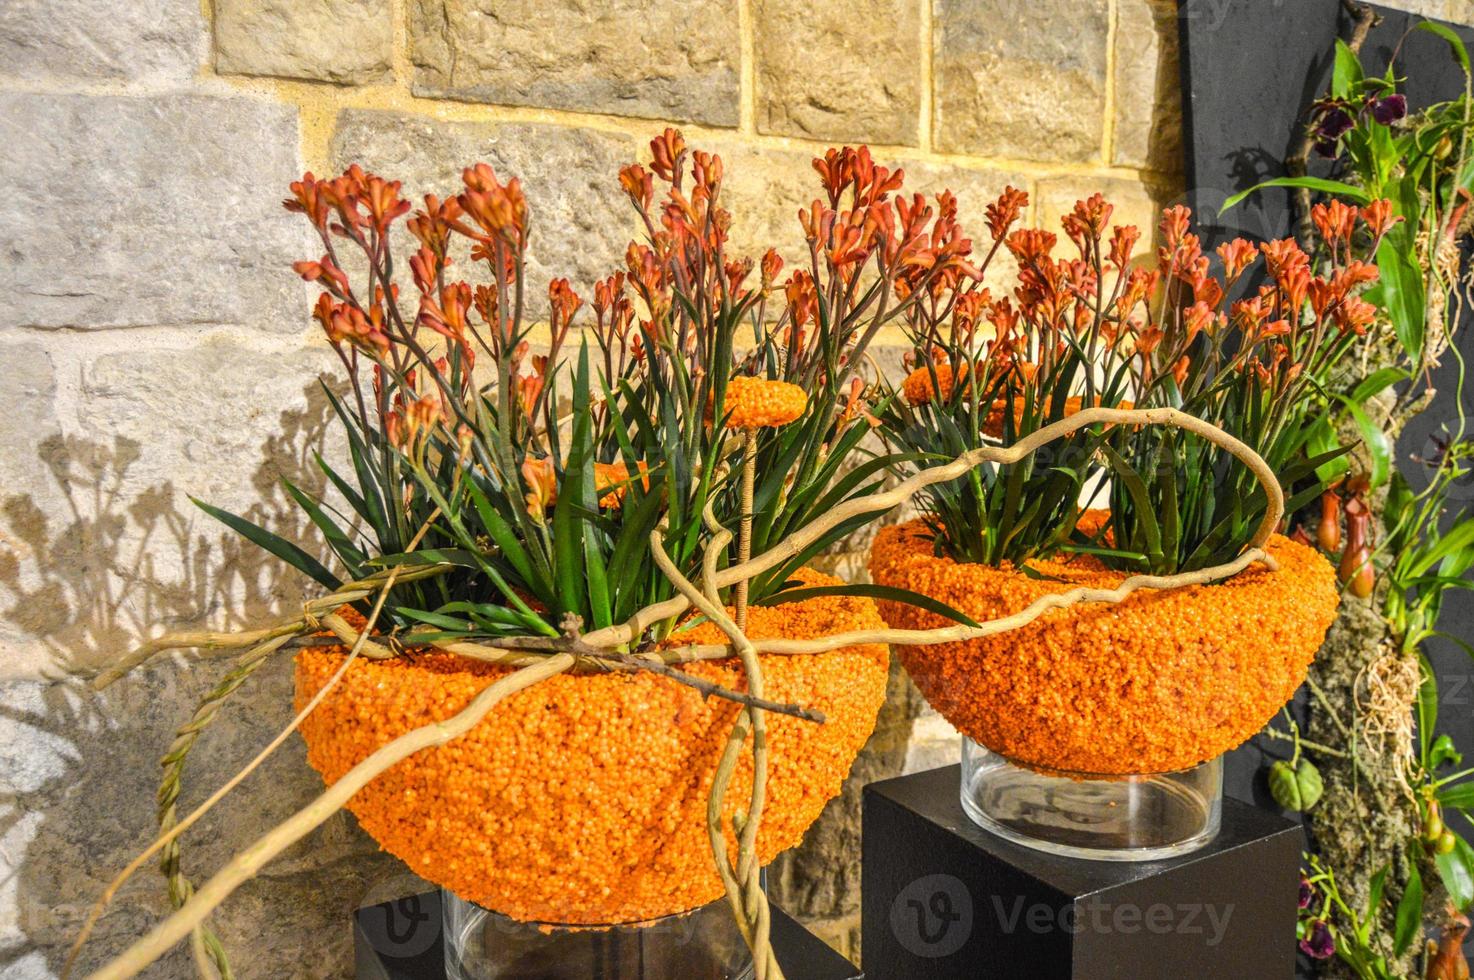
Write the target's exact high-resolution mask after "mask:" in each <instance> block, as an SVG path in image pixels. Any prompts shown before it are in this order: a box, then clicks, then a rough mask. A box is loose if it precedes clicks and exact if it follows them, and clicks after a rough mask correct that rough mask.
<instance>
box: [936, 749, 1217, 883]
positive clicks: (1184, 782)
mask: <svg viewBox="0 0 1474 980" xmlns="http://www.w3.org/2000/svg"><path fill="white" fill-rule="evenodd" d="M962 808H963V809H964V810H965V811H967V815H968V816H969V817H971V818H972V820H973V822H974V823H976V824H978V825H979V826H981V827H982V828H983V829H985V830H988V831H991V832H992V833H994V834H997V835H998V836H999V837H1003V838H1005V839H1007V840H1010V841H1013V842H1014V843H1016V844H1022V845H1024V846H1025V847H1032V848H1035V849H1036V850H1041V851H1048V852H1050V853H1052V854H1060V855H1064V856H1066V857H1077V858H1088V859H1091V860H1096V861H1153V860H1157V859H1160V858H1166V857H1174V856H1176V855H1180V854H1188V853H1190V852H1192V851H1195V850H1197V849H1198V848H1200V847H1202V846H1203V845H1205V844H1207V843H1208V842H1209V841H1211V840H1212V839H1213V838H1214V836H1215V835H1216V834H1217V833H1218V827H1219V823H1220V821H1221V817H1222V812H1223V758H1222V757H1221V756H1220V757H1219V758H1216V759H1212V760H1209V761H1208V762H1204V763H1203V764H1202V765H1199V766H1195V767H1193V768H1192V769H1184V770H1181V771H1179V772H1167V773H1144V774H1141V775H1098V774H1091V773H1078V772H1057V771H1051V770H1048V769H1041V768H1038V767H1032V766H1023V765H1020V764H1017V763H1014V762H1012V761H1010V760H1008V759H1006V758H1004V757H1003V756H1001V755H999V754H998V753H996V752H993V751H990V750H989V749H987V748H985V747H984V746H982V745H979V744H978V743H977V742H974V741H973V740H972V739H970V738H967V737H965V736H964V737H963V740H962Z"/></svg>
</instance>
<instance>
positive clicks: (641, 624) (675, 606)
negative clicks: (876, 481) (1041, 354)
mask: <svg viewBox="0 0 1474 980" xmlns="http://www.w3.org/2000/svg"><path fill="white" fill-rule="evenodd" d="M1099 423H1106V424H1108V425H1143V424H1145V425H1171V426H1175V427H1176V428H1179V429H1185V430H1186V431H1188V432H1191V433H1193V434H1194V435H1197V436H1200V437H1202V438H1204V439H1206V440H1208V441H1209V442H1211V443H1213V444H1214V445H1216V446H1218V447H1220V448H1222V449H1225V450H1227V451H1228V452H1229V453H1230V454H1231V455H1233V456H1234V457H1235V458H1237V459H1238V460H1239V461H1240V462H1242V463H1243V464H1244V465H1245V466H1247V467H1248V468H1249V470H1250V471H1251V472H1252V473H1253V474H1254V475H1255V476H1256V477H1257V478H1258V480H1259V482H1260V484H1261V485H1262V486H1263V487H1264V494H1265V497H1266V498H1267V499H1268V503H1269V506H1268V507H1267V508H1266V510H1265V513H1264V519H1263V520H1262V521H1260V522H1259V527H1258V529H1257V530H1256V531H1255V532H1254V537H1253V538H1252V539H1251V540H1250V541H1249V543H1248V545H1247V546H1246V547H1247V549H1256V548H1261V547H1262V546H1263V545H1264V543H1265V542H1266V541H1268V540H1269V536H1270V535H1271V534H1273V533H1274V529H1275V527H1277V526H1278V525H1279V522H1280V518H1282V517H1283V516H1284V510H1285V496H1284V491H1283V490H1281V489H1280V485H1279V480H1278V479H1277V478H1276V477H1275V475H1274V470H1272V469H1270V467H1269V464H1268V463H1266V462H1265V461H1264V459H1263V457H1261V456H1260V455H1259V454H1258V453H1256V452H1254V450H1253V449H1251V448H1249V447H1248V446H1247V445H1245V444H1244V443H1243V442H1242V441H1240V440H1239V439H1236V438H1234V437H1233V436H1231V435H1229V434H1228V433H1227V432H1224V431H1223V430H1222V429H1220V428H1218V427H1217V426H1215V425H1211V424H1210V423H1207V422H1204V421H1203V420H1202V419H1199V418H1197V417H1195V416H1192V415H1188V414H1187V413H1185V412H1180V411H1178V410H1177V409H1175V408H1146V409H1141V408H1133V409H1123V408H1100V407H1096V408H1086V409H1082V410H1081V411H1079V412H1076V413H1075V414H1073V415H1069V416H1067V417H1065V418H1063V419H1060V420H1059V421H1058V422H1052V423H1050V424H1049V425H1046V426H1045V427H1044V428H1042V429H1038V430H1036V431H1035V432H1032V433H1030V434H1029V435H1027V436H1025V437H1024V438H1023V439H1020V440H1019V441H1018V442H1016V443H1014V444H1013V445H1012V446H1007V447H997V446H982V447H979V448H977V449H974V450H971V451H970V452H967V453H964V454H962V455H961V456H959V457H957V458H956V459H955V460H953V461H952V462H950V463H943V464H941V465H939V466H933V467H930V468H928V469H924V470H922V471H921V472H919V473H917V474H916V475H915V476H912V477H911V478H909V479H907V480H904V481H903V482H901V483H900V484H898V485H897V486H896V487H894V488H892V489H891V490H887V491H885V492H883V493H876V494H871V495H869V496H866V497H855V498H852V499H850V500H847V501H845V502H844V503H842V504H840V505H839V506H837V507H835V508H834V509H833V510H831V511H830V512H829V513H828V514H826V515H824V516H823V517H820V518H818V519H817V520H815V521H814V522H813V523H812V524H809V525H806V526H805V527H803V528H802V529H800V530H798V531H795V532H794V533H793V534H791V535H789V536H788V537H787V538H785V539H784V540H783V541H781V542H780V543H778V544H776V545H774V546H773V547H772V548H770V549H768V550H767V551H765V552H763V553H762V554H761V555H758V556H757V557H755V558H751V559H749V560H747V561H745V562H739V563H738V564H736V565H731V566H728V567H727V568H726V569H724V570H722V571H721V572H719V573H718V574H717V578H716V581H717V584H718V585H719V586H722V587H725V586H728V585H731V584H733V583H735V582H738V581H741V580H743V579H751V578H755V577H757V576H758V575H761V574H762V573H763V572H765V571H768V570H769V569H771V568H774V567H776V566H778V565H780V564H782V563H783V562H785V561H787V560H788V559H790V558H792V557H794V556H795V555H797V554H800V553H801V552H802V551H803V550H804V549H805V548H807V547H809V545H811V544H813V543H814V542H815V541H817V540H819V539H820V538H821V537H822V536H823V535H825V534H827V533H828V532H829V531H830V530H831V529H833V528H835V527H837V526H839V525H840V524H842V523H843V522H845V521H847V520H850V519H851V518H854V517H858V516H860V515H862V514H875V513H882V512H884V511H888V510H890V509H891V508H892V507H896V506H898V505H900V504H903V503H905V502H906V501H908V500H910V499H911V498H912V497H913V496H915V495H916V493H917V492H918V491H920V490H923V489H925V488H926V487H929V486H931V485H933V484H936V483H946V482H947V481H948V480H955V479H957V478H958V477H959V476H962V475H963V474H965V473H967V472H968V471H969V470H971V469H972V468H973V467H975V466H978V465H979V464H981V463H1001V464H1008V463H1016V462H1018V461H1019V460H1021V459H1023V458H1024V457H1025V456H1028V455H1030V454H1031V453H1033V452H1035V451H1036V450H1038V449H1039V448H1040V447H1041V446H1044V445H1047V444H1049V443H1051V442H1053V441H1055V440H1056V439H1060V438H1063V437H1065V436H1068V435H1070V434H1071V433H1074V432H1076V431H1078V430H1080V429H1083V428H1086V427H1087V426H1091V425H1096V424H1099ZM1261 560H1262V559H1261ZM1169 578H1170V576H1169ZM689 608H691V603H690V601H689V600H688V599H687V598H686V597H685V596H684V595H678V596H676V597H674V598H671V599H667V600H665V601H664V602H658V603H655V604H654V605H650V606H646V607H645V608H644V609H641V610H640V611H639V612H637V613H635V614H634V615H633V616H631V617H630V618H629V619H628V620H627V621H626V622H624V623H622V624H619V625H617V626H606V627H605V628H604V629H601V630H596V631H595V632H593V633H589V634H587V635H586V636H584V637H583V641H584V642H585V643H587V644H588V645H589V646H594V647H616V646H620V645H622V644H626V643H630V642H632V641H634V640H636V639H638V638H639V637H640V636H641V635H642V634H643V633H644V632H645V630H646V629H647V628H648V627H650V626H651V625H653V624H655V623H658V622H661V621H662V620H665V619H670V618H672V617H675V616H679V615H680V614H681V613H683V612H685V611H686V610H687V609H689Z"/></svg>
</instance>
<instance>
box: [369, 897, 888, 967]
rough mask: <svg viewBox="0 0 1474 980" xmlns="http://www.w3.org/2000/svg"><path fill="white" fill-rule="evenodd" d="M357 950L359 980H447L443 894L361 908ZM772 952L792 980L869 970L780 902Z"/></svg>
mask: <svg viewBox="0 0 1474 980" xmlns="http://www.w3.org/2000/svg"><path fill="white" fill-rule="evenodd" d="M353 951H354V958H355V960H354V962H355V966H356V971H357V972H356V973H355V974H354V975H355V976H356V977H357V978H358V980H445V947H444V934H443V931H442V929H441V919H440V893H439V892H427V893H425V894H423V895H411V896H409V897H407V898H402V899H399V900H397V901H393V902H385V903H383V904H382V905H369V906H365V907H364V908H361V909H359V910H358V911H357V912H356V913H355V914H354V916H353ZM773 951H774V952H775V953H777V955H778V963H779V965H781V966H782V967H783V972H784V974H785V975H786V976H788V977H789V978H790V980H864V974H862V973H860V971H858V970H856V969H855V968H854V967H853V966H852V965H851V964H850V963H849V962H847V961H846V960H845V958H844V957H842V956H840V955H839V954H838V953H836V952H835V951H834V950H832V949H830V948H829V947H828V946H826V945H824V943H823V942H822V941H821V940H819V939H818V938H816V937H815V936H814V934H813V933H811V932H809V931H808V930H807V929H805V928H804V927H803V926H801V925H799V924H798V923H797V922H795V921H794V920H793V919H791V918H790V917H789V916H788V915H786V914H785V913H784V912H783V910H782V909H779V908H777V907H776V906H774V907H773ZM517 980H524V978H517ZM525 980H540V978H538V977H527V978H525ZM641 980H684V978H681V977H663V976H662V977H644V978H641Z"/></svg>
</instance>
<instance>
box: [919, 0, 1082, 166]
mask: <svg viewBox="0 0 1474 980" xmlns="http://www.w3.org/2000/svg"><path fill="white" fill-rule="evenodd" d="M933 10H934V14H933V25H934V29H935V34H936V41H935V52H934V55H933V67H934V76H935V87H936V92H935V105H934V111H935V124H934V130H935V140H936V144H937V147H938V148H939V149H942V150H944V151H946V152H949V153H970V154H977V155H989V156H1001V157H1010V158H1016V159H1022V160H1039V161H1093V160H1097V159H1099V157H1100V154H1101V139H1102V135H1103V131H1104V118H1103V117H1104V112H1105V90H1106V43H1107V35H1108V32H1109V27H1110V18H1109V5H1108V4H1107V0H1041V2H1038V3H1032V4H1030V5H1029V6H1028V10H1027V13H1025V12H1024V11H1023V10H1022V9H1021V8H1020V7H1019V6H1018V5H1017V4H1014V3H1010V2H1008V0H935V2H934V6H933Z"/></svg>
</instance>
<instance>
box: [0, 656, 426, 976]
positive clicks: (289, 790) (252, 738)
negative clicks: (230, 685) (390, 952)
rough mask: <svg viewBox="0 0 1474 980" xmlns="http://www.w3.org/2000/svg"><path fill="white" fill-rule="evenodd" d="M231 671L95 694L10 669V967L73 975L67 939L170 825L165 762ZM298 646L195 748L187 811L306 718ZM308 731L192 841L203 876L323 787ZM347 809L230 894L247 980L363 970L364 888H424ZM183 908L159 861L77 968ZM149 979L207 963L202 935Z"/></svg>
mask: <svg viewBox="0 0 1474 980" xmlns="http://www.w3.org/2000/svg"><path fill="white" fill-rule="evenodd" d="M226 669H228V668H227V666H226V662H222V661H219V660H216V661H214V662H209V663H204V664H198V665H196V666H194V667H193V668H191V669H187V670H186V669H181V668H179V667H178V666H177V665H175V664H171V663H169V662H167V661H165V662H163V663H161V664H158V665H156V666H154V667H152V668H146V669H144V670H141V671H139V672H138V673H137V674H136V675H135V676H134V677H131V678H130V679H128V680H126V681H124V682H122V683H120V684H118V685H116V686H114V687H113V688H111V689H109V690H108V691H107V692H106V693H104V694H101V695H99V694H97V693H96V692H93V691H91V690H89V689H87V688H85V687H84V686H83V685H81V684H79V683H77V682H74V681H73V682H60V683H47V682H45V681H8V682H0V704H3V705H4V709H3V711H0V799H3V800H4V801H5V809H4V814H5V822H4V828H3V831H0V880H3V885H0V896H3V898H0V974H3V975H4V976H5V977H7V978H13V980H50V978H54V977H56V976H58V975H60V972H61V966H62V963H63V961H64V959H65V957H66V953H67V949H68V947H69V946H70V945H71V943H72V940H73V939H74V938H75V937H76V935H77V932H78V930H79V929H80V928H81V925H82V922H83V920H84V918H85V917H86V915H87V912H88V910H89V909H90V907H91V905H92V903H93V901H95V900H96V898H97V896H98V895H100V894H101V893H102V890H103V888H104V887H105V886H106V885H107V883H108V881H109V879H111V878H112V876H113V875H114V874H115V873H116V872H117V871H119V870H120V869H121V868H122V867H123V866H124V865H125V864H127V863H128V862H129V861H130V860H131V859H132V858H133V857H134V856H135V855H136V854H137V852H138V850H140V849H141V848H142V846H143V845H144V844H145V843H146V842H147V841H149V840H151V839H152V838H153V835H154V829H153V828H154V792H155V790H156V789H157V781H158V776H159V772H160V770H159V767H158V765H157V760H158V758H159V756H160V755H161V754H162V753H163V751H164V750H165V749H166V748H167V747H168V742H169V740H170V738H171V736H172V732H173V731H174V729H175V728H177V727H178V726H179V725H180V724H182V723H183V722H185V721H187V720H188V719H189V716H190V714H191V712H192V711H193V709H194V706H195V704H196V703H197V702H198V701H199V700H200V698H201V697H203V696H204V694H205V693H206V692H207V691H208V690H209V689H210V688H211V687H212V686H213V685H214V684H215V683H217V682H218V680H219V678H220V677H221V676H222V675H223V673H224V672H225V670H226ZM291 687H292V680H291V664H290V660H289V658H288V656H287V655H282V656H281V659H280V660H277V661H275V662H272V663H270V664H269V665H268V666H266V667H263V668H262V669H261V670H260V671H258V672H257V674H256V675H255V676H253V677H252V678H251V679H250V681H248V682H247V683H246V684H245V685H244V686H243V687H242V688H241V689H240V690H239V691H238V692H237V694H236V695H235V696H234V697H233V698H232V699H231V700H230V701H227V702H226V704H225V706H224V708H223V710H222V712H221V713H220V714H219V715H218V716H217V717H216V720H215V721H214V722H213V723H212V724H211V725H210V727H209V729H208V730H207V731H206V733H205V734H204V736H203V737H202V738H201V740H200V741H199V743H198V744H197V746H196V749H195V752H194V753H193V754H192V755H191V757H190V761H189V766H188V768H187V770H186V773H185V779H184V783H183V797H182V798H183V800H184V803H185V805H186V806H192V805H195V804H198V803H200V802H202V801H203V800H204V798H205V797H206V796H207V795H208V794H209V793H210V792H211V791H212V790H213V789H215V788H216V786H217V785H218V784H219V783H221V782H223V781H224V780H225V779H226V778H228V777H229V776H230V775H231V774H233V773H235V772H236V771H238V770H239V769H240V768H241V767H242V766H244V765H245V764H246V762H247V761H248V760H249V759H250V758H251V756H253V755H254V754H255V753H256V752H258V751H259V750H260V749H261V748H262V747H263V746H265V744H266V743H267V742H269V741H270V740H271V739H272V737H273V736H274V735H275V734H276V733H277V732H278V731H280V730H281V729H282V728H283V727H285V725H286V724H287V722H288V721H289V720H290V718H291V716H292V700H291ZM321 787H322V781H321V780H320V779H319V778H318V776H317V774H316V773H315V772H313V771H312V770H311V769H310V768H309V767H308V766H307V762H306V751H305V749H304V747H303V745H302V742H301V741H300V740H299V739H295V738H294V739H290V740H288V741H287V742H286V743H285V744H284V745H283V746H282V747H281V749H279V750H278V751H277V752H276V753H275V754H274V755H273V756H272V757H271V758H270V759H269V760H268V761H267V763H266V764H265V766H263V767H262V768H261V769H260V770H258V771H257V772H256V773H255V774H254V775H253V776H252V777H251V778H250V779H248V780H247V781H246V782H245V783H243V784H242V785H241V787H240V788H239V789H237V790H236V791H235V792H234V793H233V794H232V795H231V796H230V797H228V798H227V799H226V800H225V801H224V802H223V803H221V804H220V806H219V807H217V808H216V809H215V810H214V811H213V812H212V813H211V814H210V815H209V816H207V817H206V818H205V819H204V821H203V822H202V823H201V824H200V825H199V826H198V827H196V828H195V830H194V831H193V832H192V833H191V834H190V835H189V836H188V837H187V839H186V844H185V847H184V851H183V857H182V861H183V867H184V870H185V872H186V873H187V874H188V875H189V876H190V877H191V878H192V879H193V880H194V881H195V882H196V884H198V883H200V882H202V881H203V880H204V879H205V878H207V877H208V876H209V873H210V872H212V871H213V870H214V869H216V868H218V867H219V866H220V865H221V864H222V863H224V862H225V861H226V860H227V859H228V858H229V857H230V856H231V854H232V853H234V852H235V851H237V850H240V849H242V848H244V847H245V846H246V845H248V844H249V843H251V841H252V840H254V839H255V838H256V837H257V836H258V835H259V834H260V833H261V832H262V831H264V830H265V829H266V828H268V827H270V826H272V825H273V824H275V823H277V822H279V821H281V820H283V819H285V818H286V817H287V816H288V815H290V814H291V813H292V812H293V811H295V810H296V809H297V808H299V807H301V806H303V805H305V804H306V803H307V802H308V800H310V799H311V798H312V797H313V796H314V795H315V794H316V793H318V792H320V791H321ZM423 887H424V885H423V882H420V881H419V879H417V878H415V877H414V876H413V875H410V874H409V873H408V872H407V871H406V870H405V869H404V867H403V865H401V864H399V862H397V861H395V860H394V859H393V858H390V857H389V856H388V855H386V854H383V853H382V852H380V851H379V849H378V846H377V845H376V844H375V843H374V842H373V841H372V840H370V839H369V838H368V837H367V835H365V834H364V833H362V832H361V831H360V830H359V829H358V828H357V826H356V824H355V823H354V821H353V818H352V817H350V816H349V815H348V814H346V813H341V812H340V813H338V814H336V815H335V816H333V817H331V818H329V819H328V821H327V822H326V823H325V824H323V826H322V827H320V828H318V829H317V830H316V831H314V832H313V833H312V834H310V835H308V837H307V838H306V839H305V840H303V841H302V842H301V843H299V844H296V845H294V846H293V847H291V848H289V849H288V850H287V852H286V853H285V854H284V855H282V857H281V858H279V859H278V860H276V861H274V862H273V863H272V864H271V866H270V867H269V868H268V869H266V871H265V872H264V873H263V874H261V875H259V876H257V877H255V878H253V879H252V880H251V881H250V882H248V883H247V884H246V885H245V886H244V887H242V888H241V889H240V890H238V891H237V892H236V893H235V894H234V895H232V896H231V898H230V900H229V901H227V902H226V903H225V904H224V905H223V906H222V907H221V908H220V909H219V910H218V911H217V912H216V913H215V914H214V915H212V916H211V924H212V926H213V927H214V928H215V930H216V931H217V933H218V934H219V935H220V938H221V940H222V942H223V943H224V944H225V947H226V949H227V951H228V952H229V953H230V954H231V957H232V960H231V962H232V964H233V966H234V967H235V971H236V976H238V977H242V978H257V977H261V978H268V977H269V978H288V977H291V978H304V980H305V978H313V980H317V978H324V980H326V978H338V977H343V978H347V977H350V976H352V964H353V951H352V932H351V931H350V928H349V925H348V922H349V916H350V915H351V914H352V912H353V910H354V909H355V908H356V907H357V906H358V905H359V903H360V902H363V901H374V902H376V901H385V900H387V899H389V898H396V897H399V896H402V895H406V894H413V893H415V892H417V891H420V890H423ZM167 910H168V898H167V893H166V891H165V885H164V881H163V879H162V878H161V877H160V876H159V873H158V871H157V869H156V868H155V866H154V864H153V863H152V862H149V863H148V864H146V865H145V866H144V867H143V868H142V869H141V870H140V871H139V872H138V874H136V875H135V876H134V877H133V878H132V880H131V881H130V882H129V884H128V885H127V886H126V887H125V888H124V889H123V891H122V892H121V893H120V894H119V895H118V896H117V898H116V900H115V901H114V902H113V904H112V906H111V908H110V909H109V912H108V914H107V915H106V916H105V917H104V918H103V919H102V920H101V922H100V923H99V925H98V928H97V930H96V932H95V933H94V934H93V936H92V939H91V940H90V941H89V943H88V944H87V946H86V948H85V949H84V951H83V954H82V957H81V959H80V961H79V963H78V967H79V971H78V972H77V973H75V974H73V975H74V976H77V975H86V974H88V973H90V972H91V971H92V970H94V969H96V968H97V967H99V966H101V965H102V964H103V963H104V962H106V961H107V959H108V958H109V957H111V956H115V955H117V954H118V953H119V952H121V951H122V950H123V949H124V948H126V947H127V946H128V945H129V944H130V943H132V942H133V941H134V940H136V939H137V938H138V937H139V936H140V935H142V934H143V933H144V932H145V931H147V930H148V929H149V928H150V927H152V926H153V925H154V924H155V923H157V922H158V921H159V920H160V919H161V918H162V917H163V916H164V914H165V912H166V911H167ZM143 975H144V976H148V977H160V978H182V977H192V976H195V973H194V969H193V966H192V964H191V962H190V956H189V951H188V948H187V944H180V945H179V946H177V947H175V948H174V949H173V950H172V951H171V952H170V953H169V954H168V955H166V956H165V957H164V958H163V959H162V960H161V961H160V962H158V963H156V964H154V965H153V966H152V967H150V968H149V969H148V970H147V971H145V972H144V974H143Z"/></svg>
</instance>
